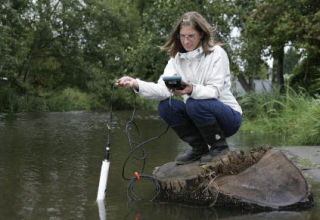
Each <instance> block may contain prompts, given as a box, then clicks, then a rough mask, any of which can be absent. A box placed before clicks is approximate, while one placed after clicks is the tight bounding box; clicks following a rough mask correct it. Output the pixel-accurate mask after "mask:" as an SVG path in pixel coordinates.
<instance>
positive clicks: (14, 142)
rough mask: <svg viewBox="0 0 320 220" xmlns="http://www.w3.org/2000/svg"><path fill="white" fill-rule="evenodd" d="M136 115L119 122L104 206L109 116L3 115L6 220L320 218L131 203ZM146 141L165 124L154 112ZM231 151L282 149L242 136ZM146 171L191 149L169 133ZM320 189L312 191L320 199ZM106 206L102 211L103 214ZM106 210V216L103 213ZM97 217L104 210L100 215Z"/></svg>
mask: <svg viewBox="0 0 320 220" xmlns="http://www.w3.org/2000/svg"><path fill="white" fill-rule="evenodd" d="M130 114H131V112H127V111H117V112H115V113H114V115H113V130H112V133H111V156H110V171H109V179H108V189H107V195H106V201H105V203H103V204H99V205H98V204H97V203H96V202H95V200H96V195H97V187H98V181H99V176H100V168H101V161H102V160H103V156H104V151H105V141H106V135H107V133H106V122H107V116H108V115H107V113H93V112H65V113H19V114H10V115H9V114H0V198H1V199H0V216H1V218H2V219H75V218H76V219H99V218H101V219H104V218H105V219H108V220H113V219H117V220H118V219H153V220H157V219H161V220H163V219H166V220H169V219H261V218H262V219H271V218H273V219H288V217H290V219H316V216H318V214H320V213H319V210H320V209H319V207H318V206H317V204H318V203H317V200H316V207H315V208H313V209H311V210H307V211H303V212H273V213H256V214H249V213H245V214H244V213H242V212H240V211H237V210H235V211H233V212H231V210H223V209H221V208H219V209H218V208H217V209H207V208H200V207H187V206H182V205H179V204H159V203H151V202H148V201H144V200H143V201H139V202H134V203H129V202H128V199H127V184H128V182H127V181H124V180H123V179H122V177H121V172H122V165H123V162H124V160H125V159H126V157H127V155H128V152H129V147H128V140H127V138H126V135H125V133H124V126H125V123H126V121H127V120H129V118H130ZM136 121H137V124H138V126H139V129H140V132H141V137H140V138H139V140H145V139H147V138H150V137H153V136H156V135H158V134H160V133H161V132H162V131H163V130H164V129H165V128H166V125H165V124H164V123H163V122H162V121H161V120H160V119H159V117H158V116H157V114H156V113H154V112H144V111H138V112H137V117H136ZM228 143H229V144H230V146H231V148H234V149H238V148H248V149H249V148H250V147H252V146H261V145H269V146H276V145H278V144H279V141H278V140H277V139H276V138H274V137H272V138H270V137H264V136H256V135H250V134H238V135H235V136H234V137H232V138H229V139H228ZM145 148H146V150H147V161H146V163H147V166H146V168H145V170H144V173H146V174H151V173H152V171H153V169H154V167H156V166H160V165H162V164H164V163H166V162H168V161H172V160H174V158H175V157H176V155H177V154H178V153H179V152H182V151H184V150H186V149H188V147H186V145H185V144H184V143H183V142H181V141H180V140H178V138H177V137H176V135H175V134H174V133H173V132H172V131H171V130H169V131H168V133H167V134H166V135H165V136H164V137H162V138H160V139H159V140H156V141H154V142H151V143H148V144H147V145H146V146H145ZM141 166H142V164H141V161H137V160H133V159H132V160H130V161H129V162H128V166H127V169H126V176H128V177H133V176H134V174H133V173H134V171H140V169H141ZM135 187H136V188H135V189H136V190H137V194H138V195H139V196H141V197H143V198H152V196H153V194H154V186H153V185H152V184H149V185H148V184H146V185H142V184H141V185H140V184H137V185H136V186H135ZM319 189H320V186H318V185H317V183H314V184H313V191H314V194H315V198H317V195H320V192H319ZM99 207H100V209H99ZM103 208H104V210H103ZM99 210H102V211H100V212H99Z"/></svg>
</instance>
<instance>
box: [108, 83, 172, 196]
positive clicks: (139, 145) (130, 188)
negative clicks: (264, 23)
mask: <svg viewBox="0 0 320 220" xmlns="http://www.w3.org/2000/svg"><path fill="white" fill-rule="evenodd" d="M114 89H115V86H114V84H112V87H111V99H110V110H109V120H108V123H107V127H108V136H107V143H106V154H105V159H109V150H110V131H111V125H112V100H113V95H114ZM170 101H171V97H170ZM170 104H171V102H170ZM135 113H136V94H135V93H134V105H133V111H132V115H131V118H130V120H129V121H128V122H127V123H126V129H125V131H126V135H127V137H128V142H129V147H130V152H129V154H128V156H127V158H126V159H125V161H124V163H123V166H122V178H123V179H124V180H130V182H129V184H128V190H127V195H128V198H130V199H131V200H140V198H139V197H138V196H137V195H136V193H135V192H134V184H135V183H136V181H138V180H140V179H146V180H149V181H152V182H153V183H154V184H155V186H156V189H155V190H156V194H155V195H154V197H153V198H152V199H151V200H150V201H154V200H155V199H156V198H157V197H158V196H159V194H160V190H161V187H160V184H159V182H158V181H157V180H156V179H155V178H154V177H153V176H150V175H147V174H143V173H142V172H143V170H144V168H145V164H146V162H145V161H146V150H145V149H144V148H143V146H144V145H145V144H147V143H149V142H151V141H154V140H156V139H158V138H160V137H161V136H163V135H164V134H165V133H167V131H168V130H169V125H168V126H167V128H166V129H165V130H164V131H163V132H161V133H160V134H159V135H158V136H155V137H152V138H149V139H147V140H145V141H142V142H140V143H136V142H134V141H133V140H132V138H131V135H130V132H129V130H130V127H131V126H134V128H135V129H136V130H137V132H138V135H139V136H140V131H139V128H138V126H137V124H136V122H135V121H134V117H135ZM134 145H136V146H135V147H134ZM137 150H142V153H143V154H142V157H136V156H134V153H135V152H136V151H137ZM132 156H134V158H135V159H137V160H142V161H143V163H142V168H141V172H140V174H137V175H138V177H133V178H128V177H126V176H125V168H126V165H127V162H128V161H129V159H130V158H131V157H132Z"/></svg>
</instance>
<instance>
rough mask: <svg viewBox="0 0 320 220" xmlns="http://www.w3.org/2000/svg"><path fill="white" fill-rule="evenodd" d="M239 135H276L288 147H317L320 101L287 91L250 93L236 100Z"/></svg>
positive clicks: (319, 130)
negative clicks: (240, 121) (240, 110)
mask: <svg viewBox="0 0 320 220" xmlns="http://www.w3.org/2000/svg"><path fill="white" fill-rule="evenodd" d="M238 101H239V103H240V105H241V107H242V108H243V116H244V120H243V124H242V127H241V131H242V132H251V133H252V132H255V133H268V134H274V135H279V136H281V137H283V138H284V139H285V140H286V143H287V144H295V145H299V144H304V145H319V144H320V99H319V97H318V98H317V99H315V98H312V97H310V96H308V95H306V94H305V93H302V92H295V91H294V90H292V89H290V88H288V89H287V91H286V93H285V94H280V93H279V92H278V91H277V90H274V91H272V92H271V93H261V94H257V93H250V94H243V95H241V96H239V97H238Z"/></svg>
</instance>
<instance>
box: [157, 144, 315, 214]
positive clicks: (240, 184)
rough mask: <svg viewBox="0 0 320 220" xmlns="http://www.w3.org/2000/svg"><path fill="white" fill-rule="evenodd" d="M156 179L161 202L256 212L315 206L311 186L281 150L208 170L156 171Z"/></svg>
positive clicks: (239, 156) (232, 156) (234, 156)
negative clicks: (253, 210)
mask: <svg viewBox="0 0 320 220" xmlns="http://www.w3.org/2000/svg"><path fill="white" fill-rule="evenodd" d="M153 176H154V177H155V179H157V180H158V182H159V184H160V186H161V193H160V196H159V197H158V199H159V200H160V201H172V202H179V203H184V204H189V205H201V206H209V207H212V206H216V207H219V206H223V207H240V208H242V209H251V210H252V209H258V210H281V209H295V208H298V207H300V208H301V207H310V206H312V205H313V197H312V194H311V188H310V186H309V185H308V183H307V182H306V180H305V178H304V177H303V175H302V173H301V172H300V170H299V169H298V168H297V167H296V166H295V165H294V164H293V163H292V162H291V161H289V160H288V158H287V157H286V156H285V155H284V154H283V153H282V152H281V151H280V150H273V149H271V150H270V149H267V148H259V149H254V150H252V151H251V152H250V153H248V154H244V153H243V152H240V153H236V152H228V153H226V154H224V155H221V156H219V157H217V158H216V159H214V160H213V161H212V162H210V163H208V164H207V165H206V166H199V161H196V162H194V163H191V164H187V165H176V163H175V162H170V163H167V164H164V165H162V166H160V167H157V168H155V170H154V172H153Z"/></svg>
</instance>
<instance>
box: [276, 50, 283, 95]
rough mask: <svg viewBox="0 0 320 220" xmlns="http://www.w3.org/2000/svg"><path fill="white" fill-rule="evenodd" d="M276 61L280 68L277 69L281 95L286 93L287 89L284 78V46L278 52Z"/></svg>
mask: <svg viewBox="0 0 320 220" xmlns="http://www.w3.org/2000/svg"><path fill="white" fill-rule="evenodd" d="M276 59H277V61H278V68H277V76H278V77H277V78H278V85H279V87H280V93H284V92H285V87H284V77H283V62H284V47H283V46H282V47H281V49H279V50H278V51H276Z"/></svg>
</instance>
